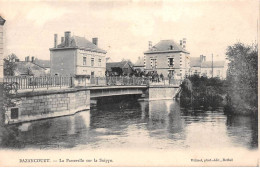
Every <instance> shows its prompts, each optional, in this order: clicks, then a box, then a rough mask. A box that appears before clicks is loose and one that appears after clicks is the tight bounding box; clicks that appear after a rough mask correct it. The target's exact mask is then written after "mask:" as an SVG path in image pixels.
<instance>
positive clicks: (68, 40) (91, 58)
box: [50, 31, 107, 77]
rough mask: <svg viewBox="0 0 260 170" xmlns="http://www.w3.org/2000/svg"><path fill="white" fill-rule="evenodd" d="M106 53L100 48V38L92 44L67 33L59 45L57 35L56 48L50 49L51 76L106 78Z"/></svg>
mask: <svg viewBox="0 0 260 170" xmlns="http://www.w3.org/2000/svg"><path fill="white" fill-rule="evenodd" d="M106 53H107V52H106V51H105V50H102V49H101V48H99V47H98V38H93V39H92V42H90V41H89V40H87V39H86V38H84V37H79V36H71V33H70V32H69V31H67V32H65V35H64V37H61V42H60V44H58V35H57V34H55V35H54V47H53V48H50V58H51V59H50V61H51V62H50V63H51V64H50V67H51V74H52V75H75V76H76V77H77V76H79V77H89V76H93V77H94V76H95V77H104V76H105V71H106V58H105V57H106Z"/></svg>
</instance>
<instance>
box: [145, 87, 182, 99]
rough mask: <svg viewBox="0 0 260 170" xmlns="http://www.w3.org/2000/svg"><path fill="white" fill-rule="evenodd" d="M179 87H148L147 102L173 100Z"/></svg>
mask: <svg viewBox="0 0 260 170" xmlns="http://www.w3.org/2000/svg"><path fill="white" fill-rule="evenodd" d="M178 90H179V87H176V88H174V87H164V86H162V87H149V89H148V93H149V100H163V99H173V98H175V96H176V94H177V92H178Z"/></svg>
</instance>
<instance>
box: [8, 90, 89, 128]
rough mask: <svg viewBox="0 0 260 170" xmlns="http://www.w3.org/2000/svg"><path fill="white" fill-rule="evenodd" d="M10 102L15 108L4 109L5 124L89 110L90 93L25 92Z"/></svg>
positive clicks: (80, 91) (77, 91)
mask: <svg viewBox="0 0 260 170" xmlns="http://www.w3.org/2000/svg"><path fill="white" fill-rule="evenodd" d="M12 102H14V103H15V106H13V107H7V108H5V109H6V111H5V114H4V115H5V116H4V117H5V124H13V123H20V122H26V121H33V120H39V119H46V118H52V117H59V116H66V115H72V114H75V113H76V112H79V111H82V110H87V109H90V91H89V90H87V89H85V90H77V89H67V90H62V91H43V92H29V93H28V92H27V93H22V94H16V95H15V96H13V97H12Z"/></svg>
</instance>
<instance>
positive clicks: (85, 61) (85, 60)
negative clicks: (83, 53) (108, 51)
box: [83, 57, 87, 66]
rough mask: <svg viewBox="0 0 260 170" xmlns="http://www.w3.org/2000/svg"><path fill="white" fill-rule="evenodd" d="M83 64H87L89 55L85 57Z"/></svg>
mask: <svg viewBox="0 0 260 170" xmlns="http://www.w3.org/2000/svg"><path fill="white" fill-rule="evenodd" d="M83 65H84V66H85V65H87V57H83Z"/></svg>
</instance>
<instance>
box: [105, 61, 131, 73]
mask: <svg viewBox="0 0 260 170" xmlns="http://www.w3.org/2000/svg"><path fill="white" fill-rule="evenodd" d="M133 70H134V69H133V65H132V64H131V63H130V62H128V61H121V62H111V63H107V64H106V72H107V73H106V74H107V76H121V75H130V74H131V73H133Z"/></svg>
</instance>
